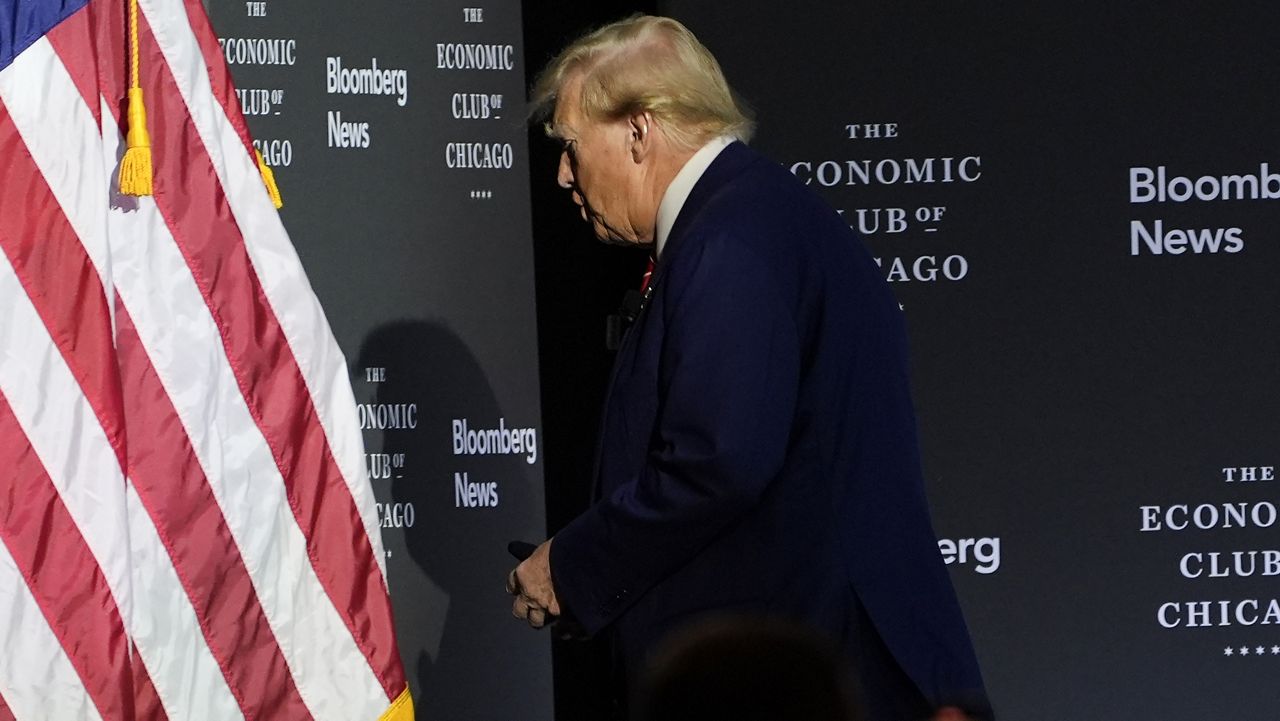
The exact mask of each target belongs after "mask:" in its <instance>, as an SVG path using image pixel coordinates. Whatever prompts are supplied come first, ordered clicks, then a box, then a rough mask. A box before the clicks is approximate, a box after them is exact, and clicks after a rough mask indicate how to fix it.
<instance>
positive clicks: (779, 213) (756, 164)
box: [688, 143, 852, 239]
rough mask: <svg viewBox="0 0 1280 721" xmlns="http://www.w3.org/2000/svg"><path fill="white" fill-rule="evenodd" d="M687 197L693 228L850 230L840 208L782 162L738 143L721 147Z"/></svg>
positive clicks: (742, 234)
mask: <svg viewBox="0 0 1280 721" xmlns="http://www.w3.org/2000/svg"><path fill="white" fill-rule="evenodd" d="M704 183H705V184H704ZM690 200H691V201H692V205H693V206H694V207H693V208H691V210H692V212H691V213H690V217H689V218H688V220H689V223H688V229H689V230H690V231H691V232H693V233H695V234H707V233H711V234H719V233H728V234H731V235H733V236H734V237H736V238H738V239H743V238H748V237H753V236H775V235H777V234H778V233H788V234H794V233H796V232H797V231H800V230H801V229H803V234H804V235H806V236H808V237H811V238H812V237H813V236H814V235H815V234H816V235H820V236H821V235H835V236H840V237H842V238H845V237H850V236H851V235H852V232H851V231H850V230H849V228H848V225H847V224H845V223H844V222H843V221H841V220H840V216H839V214H838V213H837V212H836V211H835V210H834V209H833V208H832V207H831V206H830V205H828V204H827V203H826V201H824V200H823V199H822V198H821V197H819V196H818V195H817V194H816V193H814V192H813V191H812V190H811V189H809V188H807V187H805V185H804V183H803V182H802V181H801V180H800V179H798V178H796V177H795V176H794V175H793V174H792V173H790V172H788V171H787V169H786V168H785V167H784V166H783V165H782V164H781V163H778V162H776V161H774V160H772V159H770V158H768V157H767V156H765V155H763V154H761V153H759V152H757V151H755V150H753V149H752V148H748V147H747V146H745V145H743V144H742V143H733V144H732V145H729V146H728V147H726V148H725V150H724V151H723V152H722V153H721V155H720V157H718V158H717V159H716V161H715V162H714V163H713V164H712V165H711V166H710V167H709V168H708V169H707V173H706V174H705V175H704V176H703V178H702V180H701V181H699V186H698V187H696V188H695V190H694V193H693V194H692V195H691V196H690Z"/></svg>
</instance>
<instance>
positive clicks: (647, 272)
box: [640, 255, 654, 293]
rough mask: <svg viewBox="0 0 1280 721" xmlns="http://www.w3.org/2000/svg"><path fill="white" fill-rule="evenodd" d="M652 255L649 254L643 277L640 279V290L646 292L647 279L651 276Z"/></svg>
mask: <svg viewBox="0 0 1280 721" xmlns="http://www.w3.org/2000/svg"><path fill="white" fill-rule="evenodd" d="M653 265H654V260H653V256H652V255H651V256H649V265H648V267H646V268H645V269H644V278H642V279H641V280H640V292H641V293H647V292H648V291H649V279H650V278H652V277H653Z"/></svg>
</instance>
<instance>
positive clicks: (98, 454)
mask: <svg viewBox="0 0 1280 721" xmlns="http://www.w3.org/2000/svg"><path fill="white" fill-rule="evenodd" d="M140 9H141V13H140V22H139V35H138V49H139V60H140V86H141V88H142V90H143V93H144V96H145V98H146V108H147V115H148V120H149V129H150V137H151V146H152V153H153V161H154V196H150V197H141V198H134V197H129V196H122V195H121V194H120V193H119V190H118V184H117V181H116V177H117V173H118V168H119V165H120V158H121V155H122V153H123V148H122V145H123V135H122V128H123V125H122V123H123V122H124V118H123V117H122V116H123V115H124V103H123V99H124V98H125V96H126V90H127V86H128V84H129V73H128V68H129V48H130V44H129V33H128V31H127V28H128V11H127V0H90V1H89V2H85V0H0V251H2V252H0V721H9V720H10V719H17V720H18V721H29V720H31V719H53V720H56V721H65V720H72V719H108V720H109V719H217V720H219V721H221V720H223V719H240V718H243V719H311V718H315V719H333V720H334V721H339V720H340V721H353V720H358V719H371V720H372V719H380V718H382V719H388V720H392V719H394V720H396V721H402V720H403V719H411V718H412V715H413V710H412V703H411V702H410V701H409V693H408V690H407V687H406V685H405V678H404V673H403V669H402V667H401V663H400V657H399V652H398V650H397V648H396V641H395V635H394V629H393V627H392V618H391V605H390V601H389V598H388V594H387V584H386V569H385V566H384V562H383V552H382V545H381V541H380V539H379V536H378V528H377V519H376V514H375V508H374V502H373V497H372V493H371V490H370V488H369V483H368V480H367V475H366V472H365V468H364V463H363V447H362V443H361V437H360V430H359V428H358V425H357V420H356V414H355V401H354V398H353V395H352V391H351V387H350V382H349V378H348V375H347V369H346V363H345V360H344V358H343V356H342V353H341V351H340V350H339V348H338V345H337V343H336V341H335V340H334V337H333V334H332V332H331V331H330V329H329V327H328V324H327V322H326V320H325V317H324V313H323V311H322V310H321V308H320V305H319V302H318V301H317V299H316V297H315V294H314V293H313V291H312V290H311V287H310V285H309V284H308V282H307V279H306V277H305V275H304V273H303V270H302V266H301V264H300V263H299V260H298V257H297V255H296V253H295V251H294V249H293V247H292V246H291V245H290V243H289V239H288V236H287V235H286V233H285V230H284V227H283V225H282V224H281V222H280V218H279V216H278V214H277V213H276V211H275V209H274V207H273V206H272V202H271V200H270V198H269V197H268V194H267V192H266V190H265V189H264V186H263V181H262V177H261V176H260V174H259V168H258V166H257V164H256V162H255V160H254V158H253V156H252V148H251V145H250V143H249V134H248V130H247V128H246V125H245V122H244V118H243V116H242V114H241V112H240V110H239V107H238V105H237V103H236V99H235V93H234V89H233V87H232V84H231V80H230V77H229V75H228V72H227V68H226V65H225V63H224V61H223V59H222V57H221V55H220V54H219V49H218V43H217V40H216V38H215V36H214V34H213V31H212V29H211V28H210V26H209V22H208V19H207V17H206V15H205V11H204V8H203V7H202V6H201V3H200V0H141V3H140Z"/></svg>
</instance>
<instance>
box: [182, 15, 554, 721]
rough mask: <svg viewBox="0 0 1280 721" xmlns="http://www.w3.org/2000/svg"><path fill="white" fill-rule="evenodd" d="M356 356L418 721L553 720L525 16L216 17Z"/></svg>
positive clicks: (297, 237)
mask: <svg viewBox="0 0 1280 721" xmlns="http://www.w3.org/2000/svg"><path fill="white" fill-rule="evenodd" d="M206 7H207V8H208V9H209V11H210V15H211V17H212V19H213V23H214V28H215V29H216V31H217V32H218V35H219V37H220V42H221V45H222V51H223V55H224V56H225V58H226V61H227V62H228V63H229V64H230V67H231V70H232V73H233V75H234V78H235V82H236V87H237V93H238V94H239V96H240V101H241V103H242V104H243V106H244V111H245V115H246V117H247V120H248V122H249V127H250V129H251V130H252V132H253V136H254V145H255V146H257V147H258V149H259V150H260V151H261V152H262V155H263V157H264V158H265V159H266V162H267V164H268V165H270V166H271V167H272V168H273V169H274V172H275V175H276V178H277V180H278V181H279V184H280V188H281V192H282V193H283V195H284V202H285V206H284V208H283V209H282V211H281V215H282V216H283V218H284V222H285V225H286V227H287V228H288V230H289V233H290V236H291V237H292V239H293V242H294V244H295V245H296V246H297V248H298V253H299V255H300V256H301V257H302V261H303V264H304V265H305V267H306V269H307V273H308V275H309V277H310V279H311V283H312V285H313V286H314V287H315V290H316V293H317V295H318V296H319V297H320V300H321V302H322V303H323V304H324V308H325V311H326V312H327V314H328V317H329V322H330V323H331V324H332V326H333V330H334V333H335V334H336V336H337V338H338V342H339V344H340V345H341V346H342V348H343V350H344V351H345V352H346V355H347V358H348V361H349V364H350V369H351V374H352V383H353V386H354V387H355V391H356V397H357V400H358V401H359V403H360V406H359V413H360V422H361V425H362V427H363V428H364V431H365V445H366V450H367V451H368V453H367V462H368V468H369V473H370V475H371V477H372V479H373V486H374V492H375V494H376V495H377V498H378V501H379V507H378V510H379V517H380V518H381V521H382V533H383V541H384V543H385V544H386V549H387V559H386V560H387V572H388V576H389V583H390V585H391V598H392V602H393V604H394V607H395V613H396V621H397V627H398V629H399V642H400V649H401V652H402V654H403V656H404V661H405V667H406V671H407V673H408V676H409V683H410V686H411V688H412V689H413V695H414V698H415V699H416V702H417V707H418V715H419V718H425V719H449V720H450V721H466V720H474V721H493V720H494V719H511V718H519V719H528V720H531V721H537V720H538V719H550V718H551V664H550V652H549V646H548V643H547V637H546V635H545V634H536V633H533V632H531V631H530V630H529V629H528V628H526V627H523V626H522V624H520V623H517V622H516V621H514V620H513V619H512V618H511V615H510V601H509V597H508V596H506V594H505V593H504V592H503V582H504V579H505V577H506V573H507V571H508V570H510V568H511V567H512V566H513V565H514V560H513V559H512V558H511V557H510V556H508V555H507V551H506V543H507V541H509V540H512V539H528V540H538V539H541V538H542V537H544V536H545V533H546V530H545V525H544V513H543V489H542V458H541V457H540V451H541V449H542V439H541V438H540V418H541V410H540V406H539V399H538V365H537V335H536V319H535V314H534V307H533V278H532V269H533V256H532V253H533V249H532V243H531V239H530V227H529V226H530V221H529V171H528V156H527V152H526V150H527V148H526V143H527V140H526V138H527V136H526V129H525V124H524V116H525V109H524V108H525V88H524V83H525V81H524V78H525V73H524V58H523V51H522V47H521V45H522V43H521V37H522V33H521V8H520V3H519V2H518V0H502V1H500V2H489V3H486V4H483V5H477V4H467V3H463V2H456V3H455V2H439V1H437V0H428V1H426V2H411V3H404V2H390V1H389V0H370V1H369V2H359V3H337V2H322V3H314V2H300V1H297V0H256V1H251V2H245V1H244V0H234V1H232V0H206Z"/></svg>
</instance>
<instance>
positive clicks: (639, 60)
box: [532, 15, 755, 150]
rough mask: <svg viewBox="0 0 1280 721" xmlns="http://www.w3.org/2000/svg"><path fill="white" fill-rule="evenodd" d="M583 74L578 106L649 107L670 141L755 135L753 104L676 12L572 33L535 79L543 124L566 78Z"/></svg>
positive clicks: (596, 110) (595, 112)
mask: <svg viewBox="0 0 1280 721" xmlns="http://www.w3.org/2000/svg"><path fill="white" fill-rule="evenodd" d="M579 74H581V76H582V93H581V95H580V98H581V108H580V110H581V112H582V114H583V116H584V117H586V118H588V119H591V120H614V119H617V118H620V117H623V116H626V115H629V114H631V113H635V112H649V113H652V114H653V117H654V118H655V119H656V120H657V121H658V122H659V124H661V125H662V128H663V130H664V131H665V132H666V134H667V136H668V137H669V138H671V140H672V142H673V143H674V144H676V145H678V146H680V147H682V148H685V149H688V150H694V149H697V148H699V147H701V146H702V145H703V144H704V143H706V142H707V141H708V140H711V139H712V138H714V137H717V136H721V135H729V136H732V137H735V138H737V139H739V140H742V141H744V142H745V141H747V140H750V138H751V133H752V131H753V130H754V128H755V123H754V122H753V121H752V119H751V116H750V111H749V110H747V109H746V108H745V106H744V105H743V104H742V103H741V102H739V101H738V100H737V98H736V97H735V95H734V93H733V90H732V89H731V88H730V87H729V83H728V82H726V81H725V79H724V73H723V72H722V71H721V70H720V64H719V63H718V62H716V59H715V57H713V56H712V55H711V52H710V51H709V50H707V49H706V47H704V46H703V45H702V43H700V42H698V39H697V38H696V37H694V36H693V33H692V32H689V29H688V28H686V27H685V26H684V25H682V24H680V23H679V22H677V21H675V20H672V19H671V18H664V17H654V16H652V15H633V16H632V17H629V18H626V19H625V20H619V21H618V22H615V23H612V24H609V25H606V26H604V27H602V28H600V29H598V30H595V31H594V32H591V33H588V34H587V35H584V36H582V37H581V38H578V39H577V40H575V41H574V42H573V43H572V44H570V45H569V46H568V47H566V48H565V49H564V50H562V51H561V52H560V54H559V55H558V56H556V57H555V59H553V60H552V61H551V62H550V63H548V64H547V67H546V68H545V69H544V70H543V71H542V74H541V75H540V76H539V77H538V81H537V82H536V83H535V84H534V89H533V98H532V109H533V110H532V116H533V117H534V118H536V119H539V120H542V121H543V122H544V124H546V129H547V132H548V134H552V133H553V130H554V129H553V128H552V127H551V125H550V124H549V122H548V121H549V120H550V118H551V116H552V114H553V113H554V111H555V105H556V100H557V96H558V95H559V94H560V91H561V90H562V89H563V87H564V84H565V82H567V81H568V80H569V79H570V78H571V77H574V76H576V75H579Z"/></svg>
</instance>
